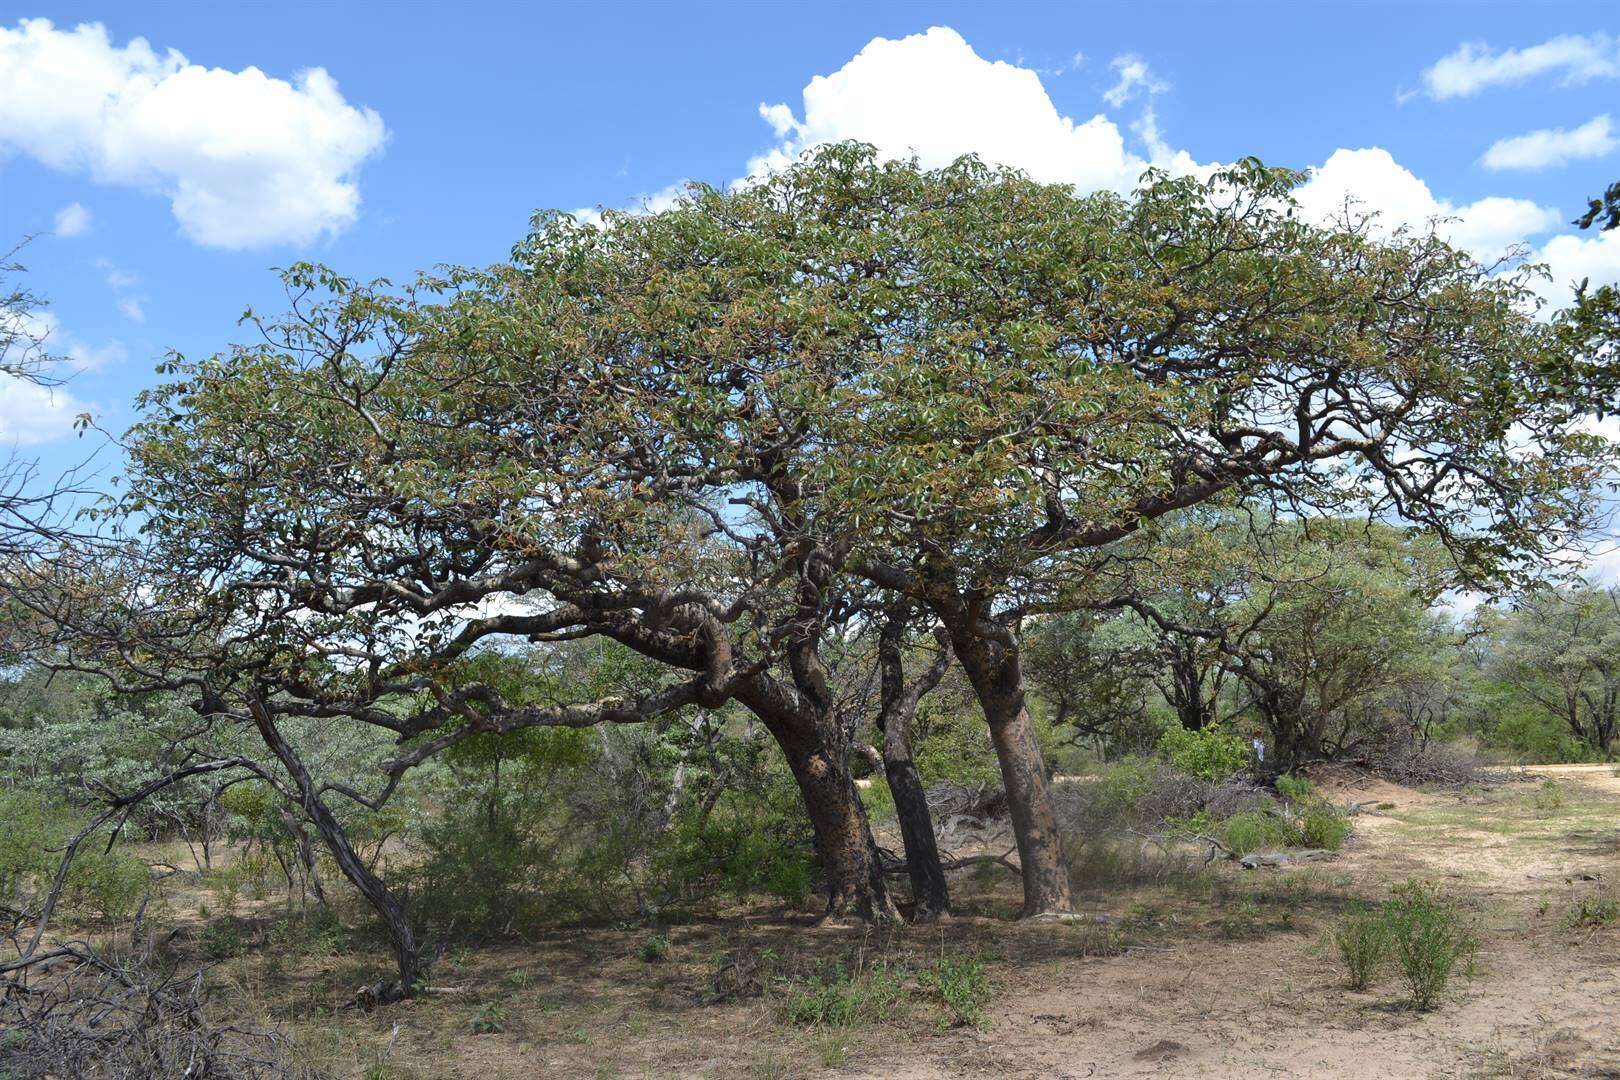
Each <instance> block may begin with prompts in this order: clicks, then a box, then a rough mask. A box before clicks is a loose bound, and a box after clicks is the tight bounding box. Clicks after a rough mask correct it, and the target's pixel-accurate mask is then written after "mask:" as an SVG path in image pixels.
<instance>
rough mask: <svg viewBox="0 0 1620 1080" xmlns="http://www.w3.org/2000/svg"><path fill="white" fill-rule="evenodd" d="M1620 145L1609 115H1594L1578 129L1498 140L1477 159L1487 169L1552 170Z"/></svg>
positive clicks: (1551, 130) (1553, 129) (1553, 130)
mask: <svg viewBox="0 0 1620 1080" xmlns="http://www.w3.org/2000/svg"><path fill="white" fill-rule="evenodd" d="M1616 146H1620V141H1616V139H1615V137H1614V124H1613V123H1612V122H1611V121H1610V120H1609V114H1608V113H1603V114H1602V115H1601V116H1594V117H1592V119H1590V120H1588V121H1587V122H1586V123H1584V124H1582V125H1581V126H1580V127H1578V128H1574V129H1571V130H1567V131H1566V130H1565V129H1564V128H1542V129H1541V130H1540V131H1532V132H1529V133H1528V134H1525V135H1515V136H1513V137H1512V138H1510V139H1498V140H1496V142H1494V143H1492V144H1491V148H1490V149H1489V150H1487V151H1485V156H1484V157H1482V158H1480V162H1481V164H1483V165H1484V166H1485V167H1486V168H1487V169H1494V170H1502V169H1532V170H1533V169H1551V168H1555V167H1557V166H1559V165H1566V164H1568V163H1569V162H1571V161H1580V160H1582V159H1585V158H1597V157H1602V156H1603V155H1604V154H1607V153H1609V152H1610V151H1612V150H1613V149H1614V148H1615V147H1616Z"/></svg>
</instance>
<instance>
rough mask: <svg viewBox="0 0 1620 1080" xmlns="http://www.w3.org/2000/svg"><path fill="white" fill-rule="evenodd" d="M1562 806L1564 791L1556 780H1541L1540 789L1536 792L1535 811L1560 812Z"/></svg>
mask: <svg viewBox="0 0 1620 1080" xmlns="http://www.w3.org/2000/svg"><path fill="white" fill-rule="evenodd" d="M1563 806H1564V789H1563V788H1562V787H1561V786H1560V785H1559V783H1558V781H1556V780H1543V781H1542V782H1541V787H1540V788H1538V789H1537V790H1536V809H1537V810H1542V811H1548V812H1550V811H1553V810H1560V809H1562V808H1563Z"/></svg>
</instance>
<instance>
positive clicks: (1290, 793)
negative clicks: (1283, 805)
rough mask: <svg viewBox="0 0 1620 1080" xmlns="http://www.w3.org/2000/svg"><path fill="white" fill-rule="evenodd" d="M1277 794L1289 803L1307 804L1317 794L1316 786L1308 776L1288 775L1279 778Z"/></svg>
mask: <svg viewBox="0 0 1620 1080" xmlns="http://www.w3.org/2000/svg"><path fill="white" fill-rule="evenodd" d="M1277 794H1278V795H1279V796H1281V797H1282V800H1283V801H1284V802H1287V803H1300V802H1305V801H1306V800H1307V799H1310V798H1311V797H1312V796H1314V795H1315V794H1316V785H1315V784H1313V783H1311V780H1310V777H1308V776H1295V775H1293V774H1288V775H1285V776H1279V777H1277Z"/></svg>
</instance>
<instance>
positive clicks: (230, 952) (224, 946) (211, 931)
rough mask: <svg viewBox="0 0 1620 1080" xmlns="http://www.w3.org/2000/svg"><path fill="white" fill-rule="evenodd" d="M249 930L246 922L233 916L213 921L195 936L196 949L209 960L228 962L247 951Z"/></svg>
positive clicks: (249, 943) (250, 934)
mask: <svg viewBox="0 0 1620 1080" xmlns="http://www.w3.org/2000/svg"><path fill="white" fill-rule="evenodd" d="M251 937H252V933H251V929H250V927H249V926H248V924H247V923H246V922H244V921H243V920H241V919H238V918H235V917H234V916H227V917H226V918H223V919H218V920H215V921H214V922H211V923H209V924H208V925H207V926H204V927H203V928H202V933H200V934H198V935H197V948H198V950H199V951H201V953H202V954H203V956H205V957H207V958H208V959H210V960H229V959H230V958H231V957H233V956H241V955H242V954H243V953H245V952H247V951H248V947H249V946H250V945H251V944H252V942H251V940H250V939H251Z"/></svg>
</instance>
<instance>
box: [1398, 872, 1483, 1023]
mask: <svg viewBox="0 0 1620 1080" xmlns="http://www.w3.org/2000/svg"><path fill="white" fill-rule="evenodd" d="M1387 911H1388V915H1387V918H1388V920H1389V934H1390V941H1391V944H1392V946H1393V952H1394V955H1395V962H1396V964H1397V965H1398V966H1399V967H1400V971H1401V976H1402V977H1403V978H1404V979H1405V981H1406V988H1407V991H1408V993H1409V994H1410V996H1411V999H1412V1005H1413V1006H1414V1007H1415V1008H1418V1009H1432V1008H1434V1005H1435V1002H1436V1001H1438V1000H1439V998H1440V995H1441V994H1442V993H1444V992H1445V989H1446V984H1447V983H1448V982H1450V980H1451V976H1452V974H1453V973H1454V972H1455V971H1456V968H1457V965H1458V964H1459V963H1465V962H1466V963H1469V964H1471V963H1472V960H1473V957H1474V954H1475V952H1476V950H1477V948H1478V943H1477V942H1476V940H1475V938H1474V934H1473V931H1472V930H1471V929H1470V928H1469V926H1468V924H1467V922H1466V921H1465V920H1464V918H1463V915H1462V912H1460V911H1459V910H1458V909H1457V905H1456V902H1455V901H1453V900H1452V899H1451V898H1450V897H1448V896H1446V895H1444V894H1443V893H1441V891H1440V890H1439V888H1438V887H1437V886H1435V885H1434V884H1432V883H1430V882H1426V881H1409V882H1407V883H1406V884H1404V885H1397V886H1396V887H1395V899H1394V900H1393V901H1392V902H1391V903H1390V905H1389V908H1388V909H1387Z"/></svg>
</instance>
